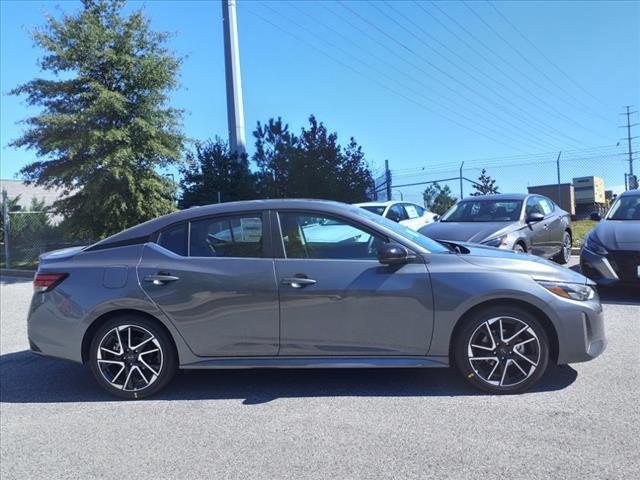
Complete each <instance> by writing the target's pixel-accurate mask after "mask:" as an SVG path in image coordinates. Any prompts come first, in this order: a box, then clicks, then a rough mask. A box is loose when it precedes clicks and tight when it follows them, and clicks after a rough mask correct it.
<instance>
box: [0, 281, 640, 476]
mask: <svg viewBox="0 0 640 480" xmlns="http://www.w3.org/2000/svg"><path fill="white" fill-rule="evenodd" d="M0 295H1V297H2V303H1V310H0V311H1V314H2V318H1V320H0V478H2V479H3V480H5V479H14V478H15V479H38V478H46V479H54V478H78V479H91V478H111V479H128V478H136V479H146V478H149V479H165V478H166V479H182V478H185V479H192V478H193V479H236V478H237V479H248V478H251V479H260V478H265V479H266V478H268V479H281V478H295V479H304V478H318V479H329V478H336V479H349V478H397V479H411V478H421V479H422V478H434V479H435V478H437V479H456V480H458V479H462V478H468V479H476V478H477V479H503V478H509V479H547V478H557V479H565V478H575V479H618V478H619V479H629V478H638V477H639V475H640V453H639V452H640V444H639V438H640V414H639V413H638V411H639V409H638V405H640V402H639V401H638V398H639V394H640V388H639V387H640V376H639V375H638V373H640V371H639V370H640V368H639V367H640V348H639V347H638V345H640V293H639V291H638V290H636V291H633V290H608V291H605V292H602V298H603V303H604V309H605V318H606V329H607V335H608V339H609V346H608V348H607V350H606V352H605V353H604V354H603V355H602V356H600V357H599V358H597V359H596V360H594V361H592V362H588V363H582V364H574V365H571V366H564V367H554V368H552V369H550V371H549V372H548V373H547V374H546V375H545V377H544V378H543V379H542V381H541V382H540V384H539V385H538V386H537V387H536V388H535V389H534V391H532V392H530V393H526V394H522V395H515V396H490V395H485V394H483V393H479V392H477V391H475V390H473V389H471V388H469V387H467V386H466V385H465V384H464V383H463V382H462V381H461V380H460V379H459V377H458V374H457V373H456V372H454V371H453V370H444V369H443V370H421V369H419V370H402V369H383V370H355V369H354V370H307V371H304V370H290V371H286V370H260V371H246V370H245V371H197V372H195V371H194V372H181V373H180V374H179V375H178V376H177V378H176V380H175V381H174V382H173V383H172V384H171V385H170V386H169V388H168V389H167V390H165V391H164V392H163V393H161V394H160V395H159V396H157V397H154V398H152V399H149V400H142V401H135V402H130V401H121V400H117V399H114V398H112V397H110V396H108V395H107V394H105V393H102V391H101V390H100V388H99V387H98V386H97V384H95V383H94V381H93V378H92V377H91V374H90V372H89V371H88V369H86V368H84V367H82V366H80V365H75V364H72V363H68V362H64V361H58V360H52V359H46V358H42V357H38V356H35V355H32V354H31V353H29V351H28V344H27V338H26V312H27V308H28V303H29V300H30V296H31V284H30V283H29V281H28V280H24V279H11V278H3V279H2V280H1V281H0Z"/></svg>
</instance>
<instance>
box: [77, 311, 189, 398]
mask: <svg viewBox="0 0 640 480" xmlns="http://www.w3.org/2000/svg"><path fill="white" fill-rule="evenodd" d="M145 332H146V333H145ZM129 335H131V338H130V339H129V338H128V337H129ZM138 345H142V346H141V347H139V348H138V349H136V350H133V349H129V347H130V346H133V347H137V346H138ZM89 348H90V350H89V363H90V365H91V371H92V372H93V375H94V377H95V378H96V380H97V381H98V383H99V384H100V385H101V386H102V387H103V388H104V389H105V390H106V391H107V392H109V393H111V394H112V395H115V396H117V397H120V398H126V399H129V400H134V399H141V398H145V397H148V396H151V395H154V394H155V393H157V392H159V391H160V390H162V389H163V388H164V387H165V386H166V385H167V384H168V383H169V382H170V381H171V379H172V378H173V376H174V375H175V373H176V371H177V369H178V355H177V353H176V348H175V345H174V343H173V341H172V340H171V338H170V336H169V335H168V334H167V333H166V332H165V330H164V329H163V328H162V327H160V326H159V325H158V323H157V322H156V321H153V320H150V319H148V318H145V317H142V316H137V315H118V316H117V317H114V318H112V319H110V320H109V321H107V322H106V323H105V324H104V325H102V326H101V327H100V328H99V329H98V330H97V331H96V333H95V335H94V336H93V339H92V340H91V346H90V347H89ZM156 349H158V350H159V351H154V350H156ZM121 352H122V353H121ZM99 357H100V358H99ZM120 364H122V365H120ZM145 365H146V366H145ZM121 368H122V369H123V370H120V369H121ZM130 372H131V373H130ZM145 380H146V382H147V385H146V386H145V383H144V382H145ZM120 384H123V385H122V386H120Z"/></svg>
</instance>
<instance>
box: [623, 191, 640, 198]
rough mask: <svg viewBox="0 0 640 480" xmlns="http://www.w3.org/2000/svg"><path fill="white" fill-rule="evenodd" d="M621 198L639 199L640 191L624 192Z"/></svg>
mask: <svg viewBox="0 0 640 480" xmlns="http://www.w3.org/2000/svg"><path fill="white" fill-rule="evenodd" d="M619 196H620V197H639V196H640V190H627V191H626V192H622V193H621V194H620V195H619Z"/></svg>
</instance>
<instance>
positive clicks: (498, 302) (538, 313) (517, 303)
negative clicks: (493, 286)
mask: <svg viewBox="0 0 640 480" xmlns="http://www.w3.org/2000/svg"><path fill="white" fill-rule="evenodd" d="M495 306H511V307H518V308H521V309H523V310H525V311H527V312H529V313H530V314H532V315H533V316H535V317H536V319H537V320H539V321H540V323H542V326H543V328H544V330H545V333H546V334H547V337H548V338H549V349H550V352H549V358H550V360H552V361H553V362H555V363H557V361H558V351H559V342H558V332H557V331H556V328H555V326H554V325H553V322H552V321H551V319H550V318H549V317H548V316H547V314H546V313H544V312H543V311H542V310H541V309H539V308H538V307H536V306H535V305H533V304H531V303H529V302H526V301H524V300H516V299H512V298H495V299H491V300H487V301H484V302H481V303H478V304H476V305H474V306H472V307H471V308H469V309H468V310H467V311H465V312H464V313H463V314H462V315H461V316H460V318H459V319H458V321H457V322H456V324H455V326H454V327H453V330H452V332H451V337H450V338H449V362H450V364H451V365H453V364H454V363H455V359H454V342H455V339H456V337H457V335H458V333H459V332H460V329H461V328H462V326H463V325H464V323H465V321H466V320H467V319H468V318H470V317H471V316H472V315H473V314H474V313H476V312H479V311H481V310H484V309H485V308H489V307H495Z"/></svg>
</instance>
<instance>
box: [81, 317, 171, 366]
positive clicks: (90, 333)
mask: <svg viewBox="0 0 640 480" xmlns="http://www.w3.org/2000/svg"><path fill="white" fill-rule="evenodd" d="M119 315H134V316H137V317H142V318H146V319H147V320H150V321H152V322H153V323H154V324H156V325H157V326H158V328H160V329H162V330H163V331H164V333H166V334H167V336H168V337H169V339H170V340H171V343H172V344H173V348H174V349H175V350H176V354H177V353H178V347H177V345H176V340H175V338H174V337H173V334H172V333H171V331H170V330H169V329H168V328H167V327H166V325H165V324H164V323H163V322H162V321H161V320H160V319H159V318H157V317H156V316H154V315H151V314H150V313H148V312H145V311H142V310H136V309H132V308H119V309H116V310H111V311H108V312H106V313H103V314H102V315H100V316H99V317H97V318H96V319H95V320H93V322H91V324H90V325H89V328H87V330H86V331H85V332H84V336H83V337H82V346H81V354H82V363H87V361H88V360H89V347H90V346H91V340H92V339H93V337H94V335H95V333H96V332H97V331H98V330H99V329H100V327H101V326H102V325H104V324H105V323H106V322H108V321H109V320H111V319H112V318H114V317H117V316H119Z"/></svg>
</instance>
